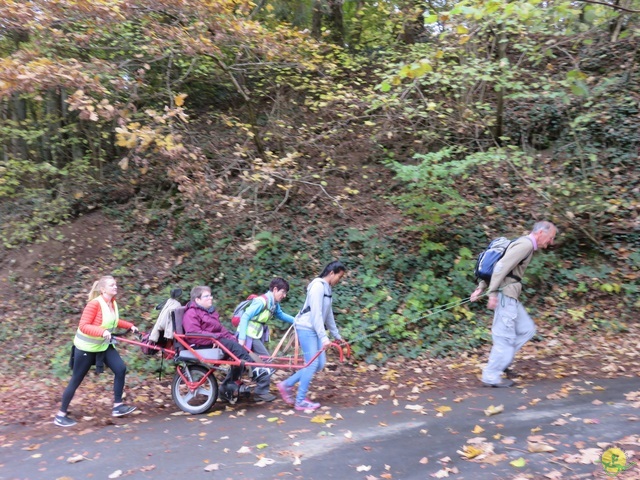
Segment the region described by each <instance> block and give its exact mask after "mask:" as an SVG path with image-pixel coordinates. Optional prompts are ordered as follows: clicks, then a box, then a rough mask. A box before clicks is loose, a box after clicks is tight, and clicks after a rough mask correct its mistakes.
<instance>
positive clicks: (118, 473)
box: [108, 470, 122, 478]
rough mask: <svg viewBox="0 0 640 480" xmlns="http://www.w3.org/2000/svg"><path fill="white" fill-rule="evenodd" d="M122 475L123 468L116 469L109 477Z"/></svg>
mask: <svg viewBox="0 0 640 480" xmlns="http://www.w3.org/2000/svg"><path fill="white" fill-rule="evenodd" d="M121 476H122V470H116V471H115V472H113V473H112V474H111V475H109V477H108V478H120V477H121Z"/></svg>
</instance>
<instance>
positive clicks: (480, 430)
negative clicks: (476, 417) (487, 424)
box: [472, 425, 484, 435]
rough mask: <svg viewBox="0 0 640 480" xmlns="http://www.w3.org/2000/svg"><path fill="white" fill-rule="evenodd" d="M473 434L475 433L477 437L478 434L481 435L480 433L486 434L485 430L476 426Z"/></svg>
mask: <svg viewBox="0 0 640 480" xmlns="http://www.w3.org/2000/svg"><path fill="white" fill-rule="evenodd" d="M472 432H473V433H475V434H476V435H477V434H479V433H482V432H484V428H482V427H481V426H480V425H476V426H475V427H474V429H473V430H472Z"/></svg>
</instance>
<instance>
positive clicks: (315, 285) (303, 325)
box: [278, 261, 347, 410]
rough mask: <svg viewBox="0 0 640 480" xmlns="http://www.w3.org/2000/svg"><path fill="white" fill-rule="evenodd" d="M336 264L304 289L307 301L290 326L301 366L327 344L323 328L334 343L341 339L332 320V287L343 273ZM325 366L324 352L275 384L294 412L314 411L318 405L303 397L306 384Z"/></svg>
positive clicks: (338, 263) (332, 264)
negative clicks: (292, 406) (302, 361)
mask: <svg viewBox="0 0 640 480" xmlns="http://www.w3.org/2000/svg"><path fill="white" fill-rule="evenodd" d="M346 270H347V269H346V268H345V266H344V265H343V264H342V263H341V262H339V261H333V262H331V263H330V264H329V265H327V266H326V267H325V268H324V270H323V271H322V273H321V274H320V276H319V277H318V278H314V279H313V280H312V281H311V283H310V284H309V285H308V286H307V298H306V299H305V302H304V306H303V307H302V310H300V312H299V313H298V315H296V318H295V320H294V323H293V324H294V326H295V329H296V333H297V335H298V340H299V342H300V347H301V348H302V353H303V355H304V361H305V363H308V362H309V361H310V360H311V359H312V358H313V357H314V356H315V355H316V354H317V353H318V352H319V351H321V350H324V349H325V348H326V347H327V346H328V345H329V344H330V343H331V341H330V340H329V337H328V336H327V331H326V330H327V329H329V332H331V335H332V336H333V337H334V338H335V339H336V340H342V337H341V336H340V332H339V331H338V327H336V321H335V319H334V318H333V309H332V307H331V303H332V287H335V286H336V285H337V284H338V282H339V281H340V280H341V279H342V277H343V276H344V274H345V272H346ZM325 363H326V354H325V353H324V351H323V352H322V353H321V354H320V355H319V356H318V357H317V358H316V359H315V360H314V361H313V363H311V364H310V365H309V366H307V367H305V368H302V369H300V370H298V371H296V372H295V373H294V374H293V375H291V376H290V377H289V378H287V379H286V380H283V381H282V382H280V383H278V391H279V392H280V396H281V397H282V399H283V400H284V401H285V403H288V404H289V405H294V408H295V409H296V410H317V409H318V408H320V404H319V403H316V402H312V401H311V400H309V399H308V398H307V392H308V391H309V385H310V384H311V380H312V379H313V376H314V375H315V373H316V372H319V371H321V370H322V369H323V368H324V365H325ZM296 383H299V385H298V392H297V393H296V396H295V399H294V397H293V387H294V385H295V384H296Z"/></svg>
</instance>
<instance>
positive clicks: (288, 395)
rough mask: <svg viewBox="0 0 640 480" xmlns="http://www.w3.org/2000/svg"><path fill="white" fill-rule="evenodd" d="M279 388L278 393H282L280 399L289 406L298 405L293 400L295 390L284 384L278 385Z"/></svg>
mask: <svg viewBox="0 0 640 480" xmlns="http://www.w3.org/2000/svg"><path fill="white" fill-rule="evenodd" d="M276 387H278V393H280V397H282V400H283V401H284V403H286V404H287V405H293V404H294V403H296V402H295V401H294V400H293V388H291V387H287V386H286V385H285V384H284V382H280V383H278V384H277V385H276Z"/></svg>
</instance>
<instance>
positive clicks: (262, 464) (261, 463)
mask: <svg viewBox="0 0 640 480" xmlns="http://www.w3.org/2000/svg"><path fill="white" fill-rule="evenodd" d="M274 463H276V461H275V460H274V459H273V458H267V457H262V458H261V459H260V460H258V461H257V462H256V463H254V464H253V465H254V466H256V467H260V468H262V467H266V466H268V465H273V464H274Z"/></svg>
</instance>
